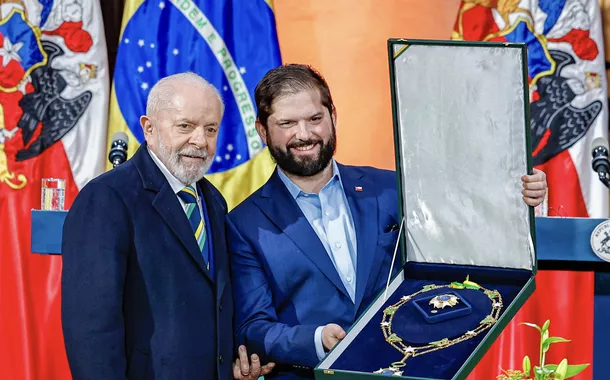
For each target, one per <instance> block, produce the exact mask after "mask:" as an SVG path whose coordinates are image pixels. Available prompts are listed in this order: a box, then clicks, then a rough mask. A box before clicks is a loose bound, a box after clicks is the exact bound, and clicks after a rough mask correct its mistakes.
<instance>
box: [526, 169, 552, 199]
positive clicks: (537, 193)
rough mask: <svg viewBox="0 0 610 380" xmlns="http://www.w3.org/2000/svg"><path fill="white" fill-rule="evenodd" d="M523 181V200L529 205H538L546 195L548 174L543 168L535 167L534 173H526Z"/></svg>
mask: <svg viewBox="0 0 610 380" xmlns="http://www.w3.org/2000/svg"><path fill="white" fill-rule="evenodd" d="M521 181H523V191H521V194H523V201H524V202H525V203H526V204H528V205H529V206H533V207H536V206H538V205H539V204H540V203H542V201H543V200H544V197H545V196H546V189H547V187H546V174H544V172H543V171H542V170H538V169H534V174H532V175H524V176H523V177H521Z"/></svg>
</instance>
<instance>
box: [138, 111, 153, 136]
mask: <svg viewBox="0 0 610 380" xmlns="http://www.w3.org/2000/svg"><path fill="white" fill-rule="evenodd" d="M140 125H141V126H142V131H143V132H144V136H145V137H150V136H152V133H153V126H152V122H151V121H150V118H149V117H148V116H146V115H142V116H140Z"/></svg>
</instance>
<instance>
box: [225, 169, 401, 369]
mask: <svg viewBox="0 0 610 380" xmlns="http://www.w3.org/2000/svg"><path fill="white" fill-rule="evenodd" d="M339 172H340V173H341V179H342V181H343V187H344V189H345V195H346V197H347V200H348V203H349V207H350V210H351V213H352V216H353V219H354V227H355V230H356V240H357V257H358V259H357V268H356V280H357V282H356V300H355V303H354V302H352V301H351V299H350V297H349V295H348V293H347V291H346V289H345V287H344V286H343V283H342V282H341V279H340V277H339V274H338V273H337V271H336V269H335V267H334V266H333V263H332V261H331V260H330V258H329V256H328V253H327V252H326V250H325V249H324V246H323V245H322V242H321V241H320V239H319V238H318V236H317V235H316V233H315V231H314V230H313V228H312V227H311V226H310V224H309V222H308V221H307V219H306V218H305V216H304V215H303V213H302V212H301V210H300V208H299V206H298V204H297V203H296V201H295V200H294V198H292V196H291V195H290V193H289V192H288V190H287V189H286V186H285V185H284V184H283V183H282V181H281V179H280V178H279V176H278V174H277V171H276V172H275V173H274V174H273V175H272V176H271V178H270V179H269V180H268V182H267V183H266V184H265V185H264V186H263V187H261V188H260V189H259V190H258V191H256V192H255V193H254V194H252V195H251V196H250V197H248V199H246V200H245V201H244V202H242V203H241V204H240V205H239V206H238V207H236V208H235V209H234V210H233V211H231V212H230V213H229V215H228V217H227V237H228V245H229V253H230V257H231V269H232V274H233V291H234V301H235V323H236V339H237V340H238V342H239V343H245V344H246V345H247V347H248V352H256V353H258V354H259V355H261V356H262V357H263V362H265V361H274V362H276V363H278V366H277V369H278V370H277V371H275V376H276V377H277V378H280V377H281V378H295V379H296V378H311V377H312V372H311V370H310V368H312V367H315V365H316V364H317V362H318V358H317V355H316V350H315V345H314V332H315V330H316V328H317V327H318V326H324V325H326V324H328V323H337V324H339V325H340V326H342V327H343V328H344V329H345V330H347V329H348V328H349V327H350V326H351V325H352V323H353V322H354V321H355V320H356V318H357V317H358V316H359V315H360V314H361V313H362V312H363V311H364V310H365V309H366V307H367V306H368V305H369V304H370V303H371V302H372V301H373V300H374V298H375V297H376V296H377V295H378V294H379V292H380V291H381V289H383V287H384V286H385V283H386V281H387V279H388V273H389V270H390V265H391V261H392V254H393V250H394V245H395V243H396V239H397V237H398V229H397V228H396V226H397V225H398V215H397V211H398V197H397V192H396V177H395V173H394V172H391V171H386V170H380V169H374V168H368V167H353V166H351V167H350V166H343V165H339ZM397 262H398V263H400V260H399V259H397ZM303 368H305V370H303ZM307 368H309V370H307ZM269 377H273V375H272V376H269Z"/></svg>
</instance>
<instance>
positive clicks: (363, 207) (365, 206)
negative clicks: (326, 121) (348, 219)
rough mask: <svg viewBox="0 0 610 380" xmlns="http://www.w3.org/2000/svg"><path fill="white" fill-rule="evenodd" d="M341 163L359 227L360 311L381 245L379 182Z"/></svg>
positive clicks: (345, 187) (342, 176)
mask: <svg viewBox="0 0 610 380" xmlns="http://www.w3.org/2000/svg"><path fill="white" fill-rule="evenodd" d="M338 166H339V173H341V182H342V184H343V190H344V191H345V196H346V198H347V202H348V204H349V208H350V211H351V214H352V219H353V221H354V229H355V230H356V246H357V252H356V257H357V264H356V300H355V310H358V308H359V307H360V303H361V302H362V299H363V297H364V292H365V289H366V285H367V282H368V278H369V276H370V273H371V267H372V264H373V259H374V257H375V252H376V247H377V233H378V224H379V223H378V215H377V214H378V212H379V211H378V207H377V192H376V190H375V183H374V182H373V181H372V180H371V179H370V178H367V177H366V176H364V175H362V174H361V173H360V172H359V171H356V170H354V169H353V168H350V167H346V166H343V165H338Z"/></svg>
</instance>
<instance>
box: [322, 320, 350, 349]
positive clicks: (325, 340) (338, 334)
mask: <svg viewBox="0 0 610 380" xmlns="http://www.w3.org/2000/svg"><path fill="white" fill-rule="evenodd" d="M343 338H345V331H344V330H343V329H342V328H341V326H339V325H337V324H335V323H329V324H327V325H326V326H324V328H323V329H322V345H323V346H324V348H325V349H326V350H327V351H330V350H331V349H332V348H333V347H335V344H337V343H339V341H340V340H341V339H343Z"/></svg>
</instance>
